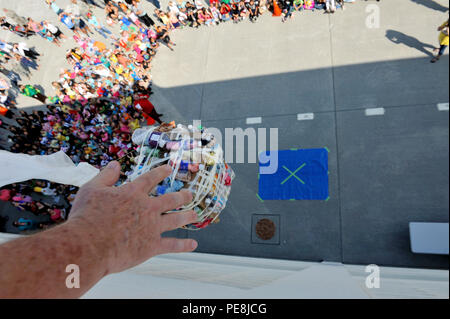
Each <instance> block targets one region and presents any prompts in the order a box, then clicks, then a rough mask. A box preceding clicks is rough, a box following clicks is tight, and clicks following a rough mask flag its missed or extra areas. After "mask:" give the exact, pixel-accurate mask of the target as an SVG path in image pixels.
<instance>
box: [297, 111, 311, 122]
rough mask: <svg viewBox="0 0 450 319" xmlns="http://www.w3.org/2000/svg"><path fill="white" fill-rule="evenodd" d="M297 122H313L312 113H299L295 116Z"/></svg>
mask: <svg viewBox="0 0 450 319" xmlns="http://www.w3.org/2000/svg"><path fill="white" fill-rule="evenodd" d="M297 120H298V121H305V120H314V113H300V114H297Z"/></svg>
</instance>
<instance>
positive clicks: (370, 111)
mask: <svg viewBox="0 0 450 319" xmlns="http://www.w3.org/2000/svg"><path fill="white" fill-rule="evenodd" d="M375 115H384V107H374V108H370V109H366V116H375Z"/></svg>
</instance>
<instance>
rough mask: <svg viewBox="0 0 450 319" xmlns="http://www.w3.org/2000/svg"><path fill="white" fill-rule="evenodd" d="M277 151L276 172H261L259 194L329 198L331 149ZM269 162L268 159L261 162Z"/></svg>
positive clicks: (270, 197)
mask: <svg viewBox="0 0 450 319" xmlns="http://www.w3.org/2000/svg"><path fill="white" fill-rule="evenodd" d="M269 152H278V168H277V171H276V172H275V173H274V174H259V190H258V192H259V194H258V195H259V197H261V199H263V200H290V199H296V200H302V199H303V200H326V199H328V196H329V193H328V150H327V149H325V148H320V149H299V150H283V151H267V152H266V155H267V156H270V154H269ZM259 165H260V172H261V166H268V165H269V163H266V164H263V163H261V162H260V163H259Z"/></svg>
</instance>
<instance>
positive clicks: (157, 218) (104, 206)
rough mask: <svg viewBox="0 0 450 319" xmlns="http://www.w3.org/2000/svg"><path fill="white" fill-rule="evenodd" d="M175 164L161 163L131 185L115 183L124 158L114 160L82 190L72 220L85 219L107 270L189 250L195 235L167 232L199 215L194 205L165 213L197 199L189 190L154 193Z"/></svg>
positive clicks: (73, 207)
mask: <svg viewBox="0 0 450 319" xmlns="http://www.w3.org/2000/svg"><path fill="white" fill-rule="evenodd" d="M170 173H171V168H170V167H169V166H166V165H165V166H161V167H158V168H155V169H153V170H151V171H150V172H148V173H146V174H143V175H141V176H140V177H138V178H137V179H136V180H134V181H133V182H131V183H127V184H125V185H122V186H119V187H114V186H113V185H114V184H115V183H116V182H117V180H118V178H119V175H120V165H119V163H118V162H115V161H114V162H111V163H109V164H108V166H106V167H105V169H103V170H102V171H101V172H100V173H99V174H98V175H97V176H96V177H95V178H93V179H92V180H91V181H89V182H88V183H86V184H85V185H83V187H81V188H80V190H79V191H78V194H77V196H76V198H75V201H74V203H73V206H72V211H71V213H70V216H69V220H68V223H70V222H71V221H73V222H76V223H81V225H82V227H83V232H85V233H83V236H88V238H89V241H90V242H91V244H92V246H93V248H94V249H95V250H96V251H97V252H98V254H99V258H104V259H105V260H104V261H105V267H106V274H109V273H115V272H120V271H122V270H125V269H127V268H130V267H133V266H135V265H138V264H140V263H142V262H144V261H145V260H147V259H149V258H150V257H153V256H155V255H159V254H164V253H174V252H189V251H193V250H195V248H197V242H196V241H195V240H193V239H176V238H162V237H161V234H162V233H163V232H166V231H169V230H173V229H176V228H179V227H181V226H184V225H187V224H190V223H194V222H196V221H197V215H196V213H195V212H193V211H188V212H180V213H170V214H163V213H165V212H167V211H170V210H172V209H176V208H178V207H180V206H182V205H184V204H187V203H189V202H190V201H191V200H192V194H191V193H190V192H189V191H187V190H182V191H180V192H176V193H170V194H165V195H163V196H160V197H154V198H151V197H149V196H148V193H149V192H150V191H151V190H152V189H153V188H154V187H155V186H156V185H157V184H158V183H159V182H161V181H162V180H163V179H164V178H166V177H167V176H169V175H170Z"/></svg>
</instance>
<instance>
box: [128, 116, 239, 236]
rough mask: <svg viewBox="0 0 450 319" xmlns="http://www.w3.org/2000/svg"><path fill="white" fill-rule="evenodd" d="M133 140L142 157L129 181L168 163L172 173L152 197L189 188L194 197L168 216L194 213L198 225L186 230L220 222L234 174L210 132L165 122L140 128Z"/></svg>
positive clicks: (138, 158) (137, 159) (187, 226)
mask: <svg viewBox="0 0 450 319" xmlns="http://www.w3.org/2000/svg"><path fill="white" fill-rule="evenodd" d="M132 140H133V143H135V144H136V145H138V146H139V148H138V152H139V155H138V156H137V157H136V159H135V163H136V165H135V167H134V169H133V171H132V172H131V173H130V175H129V176H128V180H127V181H128V182H129V181H133V180H134V179H136V178H137V177H138V176H140V175H141V174H144V173H146V172H148V171H149V170H151V169H153V168H155V167H158V166H161V165H165V164H169V165H170V166H171V167H172V174H171V175H170V176H169V177H168V178H166V179H165V180H164V181H163V182H162V183H160V184H159V185H158V186H157V187H155V189H153V190H152V191H151V192H150V196H161V195H164V194H167V193H171V192H176V191H179V190H181V189H189V190H190V191H191V192H192V194H193V199H192V201H191V202H190V203H189V204H187V205H184V206H182V207H180V208H179V209H177V210H174V211H171V212H168V213H173V212H181V211H187V210H194V211H195V212H196V213H197V216H198V221H197V223H194V224H190V225H186V226H185V227H184V228H185V229H191V230H197V229H200V228H204V227H206V226H208V225H209V224H210V223H217V222H218V221H219V218H218V217H219V214H220V213H221V212H222V210H223V209H224V208H225V205H226V203H227V200H228V196H229V194H230V190H231V183H232V181H233V179H234V172H233V170H232V169H231V168H230V167H229V166H228V165H227V164H226V163H225V162H224V160H223V150H222V147H221V146H220V145H219V144H218V143H217V142H216V140H215V138H214V136H213V135H212V134H210V133H209V132H208V131H207V129H204V128H202V127H199V128H196V127H192V126H184V125H181V124H179V125H177V126H175V124H168V123H163V124H161V125H160V126H151V127H144V128H140V129H137V130H136V131H135V132H134V133H133V136H132Z"/></svg>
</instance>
